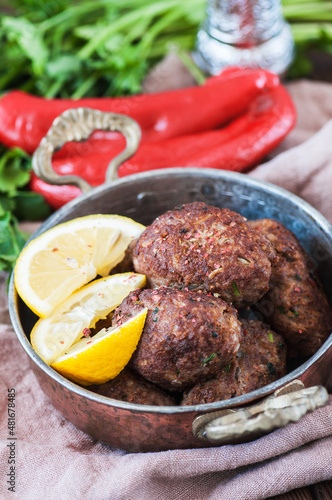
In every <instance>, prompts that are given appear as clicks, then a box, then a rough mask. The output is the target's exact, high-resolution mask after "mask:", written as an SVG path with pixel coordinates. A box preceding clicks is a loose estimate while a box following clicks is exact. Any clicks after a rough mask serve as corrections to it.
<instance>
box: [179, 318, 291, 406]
mask: <svg viewBox="0 0 332 500" xmlns="http://www.w3.org/2000/svg"><path fill="white" fill-rule="evenodd" d="M285 374H286V346H285V342H284V340H283V338H282V337H281V335H278V334H277V333H275V332H273V331H272V330H271V329H270V328H269V326H268V325H267V324H265V323H262V322H261V321H258V320H242V338H241V344H240V349H239V351H238V353H237V355H236V357H235V359H234V361H233V362H232V363H230V364H229V365H228V366H227V367H226V368H225V369H224V370H223V372H222V373H221V374H220V375H219V376H218V377H217V378H214V379H212V380H208V381H206V382H203V383H199V384H197V385H195V386H194V387H192V388H191V389H190V390H189V391H188V392H186V393H185V394H184V396H183V399H182V401H181V405H182V406H188V405H196V404H203V403H212V402H214V401H221V400H224V399H230V398H233V397H236V396H241V395H242V394H247V393H248V392H251V391H254V390H256V389H259V388H260V387H263V386H265V385H267V384H270V383H271V382H274V381H275V380H277V379H278V378H280V377H283V376H284V375H285Z"/></svg>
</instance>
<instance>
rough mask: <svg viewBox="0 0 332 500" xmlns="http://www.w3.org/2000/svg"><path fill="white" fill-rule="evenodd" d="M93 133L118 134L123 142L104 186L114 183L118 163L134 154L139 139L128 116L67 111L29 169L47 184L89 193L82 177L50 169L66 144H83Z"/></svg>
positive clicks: (139, 130)
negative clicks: (58, 152)
mask: <svg viewBox="0 0 332 500" xmlns="http://www.w3.org/2000/svg"><path fill="white" fill-rule="evenodd" d="M94 130H107V131H112V132H115V131H116V132H121V133H122V134H123V135H124V136H125V138H126V143H127V144H126V148H125V149H124V150H123V151H122V152H121V153H120V154H119V155H117V156H116V157H115V158H113V159H112V160H111V162H110V164H109V166H108V168H107V172H106V176H105V182H110V181H112V180H115V179H116V178H117V170H118V168H119V166H120V165H121V163H123V162H124V161H125V160H127V159H128V158H130V157H131V156H132V155H133V154H134V153H135V152H136V150H137V148H138V145H139V142H140V139H141V129H140V127H139V125H138V123H136V122H135V120H133V119H132V118H129V116H126V115H120V114H115V113H106V112H102V111H98V110H96V109H90V108H76V109H68V110H67V111H64V112H63V113H62V114H61V115H59V116H58V117H57V118H56V119H55V120H54V122H53V124H52V126H51V128H50V129H49V131H48V132H47V134H46V136H45V137H44V138H43V139H42V140H41V142H40V145H39V146H38V148H37V149H36V151H35V153H34V155H33V158H32V168H33V170H34V172H35V174H36V175H37V176H38V177H39V178H40V179H42V180H43V181H45V182H48V183H49V184H74V185H75V186H77V187H79V188H80V189H81V191H82V192H83V193H84V192H86V191H89V190H90V189H91V185H90V184H89V183H88V182H87V181H85V180H84V179H82V177H79V176H76V175H64V176H61V175H58V174H57V173H56V172H55V171H54V170H53V167H52V156H53V153H55V151H57V150H59V149H60V148H61V147H62V146H63V145H64V144H65V143H66V142H71V141H84V140H86V139H88V137H89V136H90V135H91V134H92V132H93V131H94Z"/></svg>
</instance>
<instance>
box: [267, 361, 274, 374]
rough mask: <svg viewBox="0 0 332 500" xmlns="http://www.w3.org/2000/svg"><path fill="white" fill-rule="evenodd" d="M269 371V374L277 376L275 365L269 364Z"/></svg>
mask: <svg viewBox="0 0 332 500" xmlns="http://www.w3.org/2000/svg"><path fill="white" fill-rule="evenodd" d="M266 366H267V368H268V370H269V374H270V375H275V374H276V369H275V368H274V366H273V364H272V363H270V362H269V363H267V364H266Z"/></svg>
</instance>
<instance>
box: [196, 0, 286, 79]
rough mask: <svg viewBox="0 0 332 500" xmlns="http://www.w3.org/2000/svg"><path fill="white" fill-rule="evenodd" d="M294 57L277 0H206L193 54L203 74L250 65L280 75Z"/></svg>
mask: <svg viewBox="0 0 332 500" xmlns="http://www.w3.org/2000/svg"><path fill="white" fill-rule="evenodd" d="M293 57H294V41H293V37H292V33H291V30H290V26H289V25H288V23H286V21H285V19H284V17H283V14H282V9H281V2H280V0H207V16H206V20H205V22H204V24H203V25H202V27H201V28H200V30H199V32H198V35H197V40H196V50H195V52H194V53H193V59H194V61H195V63H196V64H197V65H198V66H199V67H200V68H201V69H202V70H203V71H205V72H206V73H208V74H211V75H215V74H217V73H219V72H220V71H221V70H222V68H223V67H225V66H249V67H260V68H263V69H267V70H270V71H272V72H274V73H277V74H278V75H283V74H284V73H285V72H286V70H287V68H288V67H289V66H290V64H291V62H292V60H293Z"/></svg>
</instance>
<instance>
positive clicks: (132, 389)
mask: <svg viewBox="0 0 332 500" xmlns="http://www.w3.org/2000/svg"><path fill="white" fill-rule="evenodd" d="M88 389H89V390H90V391H92V392H96V393H97V394H101V395H102V396H106V397H108V398H113V399H119V400H120V401H127V402H129V403H136V404H142V405H155V406H173V405H176V402H175V400H174V399H173V398H172V396H170V395H168V394H166V393H165V392H164V391H163V390H161V389H160V388H159V387H156V386H155V385H153V384H151V383H150V382H148V381H147V380H145V379H144V378H143V377H141V376H140V375H139V374H138V373H135V372H133V371H132V370H130V369H129V368H125V369H124V370H123V371H122V372H121V373H120V374H119V375H118V376H117V377H115V378H114V379H113V380H109V381H108V382H106V383H105V384H100V385H93V386H90V387H88Z"/></svg>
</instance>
